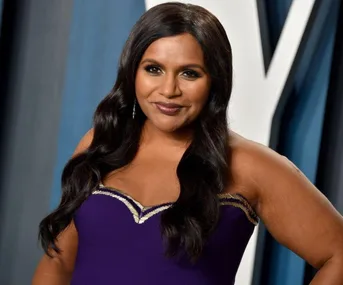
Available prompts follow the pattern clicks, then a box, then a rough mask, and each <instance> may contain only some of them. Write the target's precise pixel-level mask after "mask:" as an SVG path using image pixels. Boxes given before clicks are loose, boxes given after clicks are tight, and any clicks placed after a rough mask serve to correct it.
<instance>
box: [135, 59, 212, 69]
mask: <svg viewBox="0 0 343 285" xmlns="http://www.w3.org/2000/svg"><path fill="white" fill-rule="evenodd" d="M147 62H148V63H153V64H156V65H159V66H161V67H162V68H165V66H164V65H163V64H162V63H160V62H158V61H157V60H155V59H151V58H146V59H144V60H143V61H142V62H141V64H143V63H147ZM187 68H199V69H201V70H202V71H203V72H204V73H207V71H206V69H205V68H204V67H203V66H202V65H200V64H196V63H190V64H185V65H182V66H181V69H187Z"/></svg>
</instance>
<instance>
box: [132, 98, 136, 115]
mask: <svg viewBox="0 0 343 285" xmlns="http://www.w3.org/2000/svg"><path fill="white" fill-rule="evenodd" d="M135 116H136V99H135V101H134V102H133V110H132V119H134V118H135Z"/></svg>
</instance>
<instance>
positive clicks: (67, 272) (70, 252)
mask: <svg viewBox="0 0 343 285" xmlns="http://www.w3.org/2000/svg"><path fill="white" fill-rule="evenodd" d="M92 140H93V129H91V130H89V131H88V132H87V133H86V134H85V135H84V136H83V138H82V139H81V140H80V142H79V144H78V145H77V147H76V149H75V151H74V154H73V156H76V155H78V154H80V153H82V152H83V151H85V150H86V149H87V148H88V147H89V146H90V144H91V143H92ZM56 246H57V247H58V248H59V249H60V250H61V252H60V253H59V254H57V253H56V252H55V251H53V250H50V252H49V253H50V254H51V255H52V257H49V256H48V255H46V254H44V255H43V257H42V259H41V260H40V262H39V264H38V267H37V269H36V272H35V275H34V277H33V284H34V285H41V284H42V285H43V284H51V285H53V284H68V282H69V281H70V278H71V274H72V272H73V270H74V264H75V259H76V255H77V247H78V233H77V229H76V227H75V224H74V221H72V222H71V223H70V224H69V225H68V226H67V227H66V228H65V229H64V230H63V231H62V232H61V233H60V234H59V236H58V237H57V240H56Z"/></svg>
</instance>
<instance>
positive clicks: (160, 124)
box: [152, 120, 184, 133]
mask: <svg viewBox="0 0 343 285" xmlns="http://www.w3.org/2000/svg"><path fill="white" fill-rule="evenodd" d="M152 123H153V125H154V126H155V128H157V129H158V130H160V131H161V132H165V133H173V132H176V131H178V130H180V129H182V128H183V127H184V125H183V124H181V123H180V122H177V121H176V120H163V121H161V120H156V121H152Z"/></svg>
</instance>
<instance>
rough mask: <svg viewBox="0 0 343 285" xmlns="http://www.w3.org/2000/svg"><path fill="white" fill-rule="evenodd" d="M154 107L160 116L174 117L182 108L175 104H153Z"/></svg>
mask: <svg viewBox="0 0 343 285" xmlns="http://www.w3.org/2000/svg"><path fill="white" fill-rule="evenodd" d="M154 105H155V106H156V108H157V109H158V110H159V111H160V112H161V113H162V114H164V115H167V116H175V115H177V114H178V113H179V112H180V110H181V109H182V108H183V106H181V105H179V104H175V103H164V102H155V103H154Z"/></svg>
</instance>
